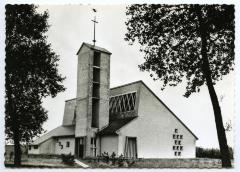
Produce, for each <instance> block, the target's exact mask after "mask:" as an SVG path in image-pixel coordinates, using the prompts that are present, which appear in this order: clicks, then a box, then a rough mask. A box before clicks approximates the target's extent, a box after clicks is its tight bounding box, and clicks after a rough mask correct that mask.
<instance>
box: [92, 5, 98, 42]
mask: <svg viewBox="0 0 240 172" xmlns="http://www.w3.org/2000/svg"><path fill="white" fill-rule="evenodd" d="M93 12H94V13H96V12H97V10H96V9H94V8H93ZM92 21H93V45H94V46H95V43H96V42H97V41H96V38H95V36H96V33H95V32H96V23H98V22H97V20H96V16H94V20H92Z"/></svg>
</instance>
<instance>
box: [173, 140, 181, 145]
mask: <svg viewBox="0 0 240 172" xmlns="http://www.w3.org/2000/svg"><path fill="white" fill-rule="evenodd" d="M174 143H175V145H181V144H182V141H181V140H174Z"/></svg>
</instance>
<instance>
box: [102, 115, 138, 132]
mask: <svg viewBox="0 0 240 172" xmlns="http://www.w3.org/2000/svg"><path fill="white" fill-rule="evenodd" d="M134 118H136V116H135V117H128V118H121V119H117V120H114V121H112V122H110V123H109V125H108V126H107V127H105V128H103V129H102V130H100V131H99V132H98V135H117V130H119V129H120V128H122V127H123V126H124V125H126V124H128V123H129V122H131V121H132V120H133V119H134Z"/></svg>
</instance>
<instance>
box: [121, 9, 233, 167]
mask: <svg viewBox="0 0 240 172" xmlns="http://www.w3.org/2000/svg"><path fill="white" fill-rule="evenodd" d="M126 14H127V16H128V19H127V21H126V25H127V33H126V38H125V40H126V41H129V43H130V44H133V43H134V42H136V41H137V42H138V43H139V44H140V45H141V48H140V51H142V52H143V53H144V59H145V62H144V63H143V64H141V65H139V68H140V70H141V71H148V72H150V76H151V77H153V79H154V80H161V81H162V82H163V85H162V89H164V88H165V87H166V86H167V85H169V86H176V85H178V84H179V83H181V82H182V81H183V80H186V81H187V86H186V93H185V94H184V96H185V97H189V96H190V95H191V93H194V92H199V91H200V87H201V86H202V85H205V84H206V85H207V87H208V90H209V94H210V98H211V102H212V106H213V110H214V116H215V123H216V128H217V134H218V140H219V146H220V151H221V157H222V166H223V167H231V161H230V156H229V150H228V145H227V139H226V135H225V130H224V126H223V122H222V115H221V109H220V106H219V102H218V98H217V95H216V92H215V89H214V84H216V82H217V81H219V80H221V79H222V76H223V75H227V74H228V73H229V72H230V71H231V70H233V65H234V33H235V31H234V6H233V5H197V4H196V5H191V4H189V5H160V4H148V5H147V4H142V5H130V6H128V7H127V11H126Z"/></svg>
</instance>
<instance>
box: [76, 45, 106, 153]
mask: <svg viewBox="0 0 240 172" xmlns="http://www.w3.org/2000/svg"><path fill="white" fill-rule="evenodd" d="M77 55H78V71H77V100H76V101H77V102H76V119H75V120H76V123H75V137H76V138H82V140H83V141H82V142H83V143H84V153H83V155H84V157H87V156H96V155H97V154H98V151H99V150H97V147H98V146H97V143H96V142H97V141H96V132H97V131H98V130H99V129H101V128H102V127H104V126H106V125H108V123H109V82H110V55H111V53H110V52H109V51H107V50H106V49H104V48H101V47H97V46H94V45H91V44H87V43H83V44H82V46H81V47H80V49H79V51H78V52H77ZM93 144H95V145H93ZM94 147H95V149H94Z"/></svg>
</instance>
